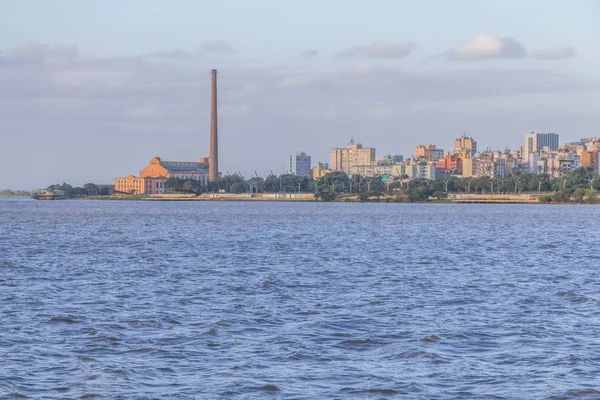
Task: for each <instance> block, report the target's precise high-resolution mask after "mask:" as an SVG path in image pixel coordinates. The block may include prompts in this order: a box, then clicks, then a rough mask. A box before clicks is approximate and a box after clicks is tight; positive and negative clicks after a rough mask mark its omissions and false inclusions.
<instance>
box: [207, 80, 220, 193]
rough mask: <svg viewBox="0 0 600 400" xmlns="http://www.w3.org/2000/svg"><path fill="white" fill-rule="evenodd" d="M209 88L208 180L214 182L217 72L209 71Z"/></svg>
mask: <svg viewBox="0 0 600 400" xmlns="http://www.w3.org/2000/svg"><path fill="white" fill-rule="evenodd" d="M211 75H212V84H211V86H210V155H209V159H208V180H209V181H211V182H212V181H214V180H216V179H217V178H218V177H219V144H218V137H217V70H216V69H213V70H212V71H211Z"/></svg>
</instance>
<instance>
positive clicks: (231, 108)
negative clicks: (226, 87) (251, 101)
mask: <svg viewBox="0 0 600 400" xmlns="http://www.w3.org/2000/svg"><path fill="white" fill-rule="evenodd" d="M250 110H251V109H250V106H249V105H248V104H225V105H221V106H219V116H220V117H223V118H245V117H248V116H249V115H250Z"/></svg>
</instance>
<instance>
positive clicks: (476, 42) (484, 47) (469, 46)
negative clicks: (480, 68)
mask: <svg viewBox="0 0 600 400" xmlns="http://www.w3.org/2000/svg"><path fill="white" fill-rule="evenodd" d="M443 56H445V57H446V58H448V59H449V60H484V59H489V58H520V57H523V56H525V49H524V48H523V46H522V45H521V44H520V43H519V42H517V41H516V40H515V39H513V38H510V37H500V36H496V35H491V34H487V33H483V34H481V35H478V36H476V37H475V38H474V39H473V40H471V41H470V42H466V43H463V44H461V45H460V46H458V47H456V48H454V49H452V50H449V51H447V52H446V53H444V54H443Z"/></svg>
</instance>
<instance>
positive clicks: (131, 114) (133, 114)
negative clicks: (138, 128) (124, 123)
mask: <svg viewBox="0 0 600 400" xmlns="http://www.w3.org/2000/svg"><path fill="white" fill-rule="evenodd" d="M123 114H124V116H125V117H127V118H129V119H136V120H143V119H155V118H159V117H160V112H159V111H158V108H157V107H156V105H154V104H152V103H148V102H146V103H144V104H142V105H139V106H136V107H131V108H128V109H126V110H125V111H123Z"/></svg>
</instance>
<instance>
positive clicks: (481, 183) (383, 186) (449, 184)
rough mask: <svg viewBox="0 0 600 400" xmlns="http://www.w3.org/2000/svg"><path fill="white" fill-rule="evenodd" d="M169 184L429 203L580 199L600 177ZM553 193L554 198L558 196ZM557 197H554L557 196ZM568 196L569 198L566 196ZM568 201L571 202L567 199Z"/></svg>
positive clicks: (579, 172) (238, 179) (580, 172)
mask: <svg viewBox="0 0 600 400" xmlns="http://www.w3.org/2000/svg"><path fill="white" fill-rule="evenodd" d="M165 188H166V189H167V190H168V191H172V192H183V193H196V194H200V193H214V192H225V193H312V194H314V196H315V197H316V198H317V199H320V200H324V201H332V200H335V199H337V198H339V197H340V196H344V195H356V196H357V197H358V199H359V200H363V201H365V200H368V199H373V198H375V199H377V198H380V197H382V196H384V195H386V196H388V197H389V196H394V197H395V198H397V199H398V201H411V202H416V201H426V200H427V199H429V198H431V197H433V198H436V199H444V198H446V197H447V196H448V194H449V193H476V194H518V193H549V192H550V193H553V195H549V196H550V199H549V200H548V197H543V198H544V200H546V201H561V202H563V200H564V199H571V200H573V199H577V200H580V199H581V198H582V197H581V196H583V199H586V198H587V197H590V196H591V193H596V192H597V191H598V189H600V177H599V176H598V174H597V173H596V172H595V171H594V170H593V168H592V167H580V168H577V169H574V170H573V171H570V172H566V171H565V172H563V173H562V174H561V176H560V177H553V176H552V175H550V174H546V173H540V174H531V173H518V172H515V173H514V174H512V175H510V176H508V177H506V178H493V177H490V176H483V177H480V178H473V177H468V178H463V177H457V176H453V175H443V176H441V177H439V178H437V179H434V180H430V179H414V180H407V179H398V178H391V177H387V178H386V179H384V177H381V176H375V177H364V176H362V175H357V174H356V175H348V174H346V173H344V172H342V171H333V172H330V173H329V174H327V175H325V176H323V177H321V178H319V179H317V180H313V179H312V178H311V177H303V176H296V175H290V174H283V175H279V176H278V175H274V174H270V175H268V176H267V177H265V178H263V177H259V176H255V177H252V178H249V179H245V178H244V177H243V176H242V175H241V174H228V175H224V176H221V177H220V178H219V179H217V180H215V181H213V182H209V183H208V185H202V183H201V182H200V181H195V180H185V179H180V178H174V177H172V178H169V179H167V180H166V181H165ZM586 190H587V191H586ZM552 196H553V197H552ZM553 199H554V200H553ZM561 199H563V200H561ZM564 201H567V200H564Z"/></svg>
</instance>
